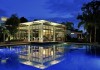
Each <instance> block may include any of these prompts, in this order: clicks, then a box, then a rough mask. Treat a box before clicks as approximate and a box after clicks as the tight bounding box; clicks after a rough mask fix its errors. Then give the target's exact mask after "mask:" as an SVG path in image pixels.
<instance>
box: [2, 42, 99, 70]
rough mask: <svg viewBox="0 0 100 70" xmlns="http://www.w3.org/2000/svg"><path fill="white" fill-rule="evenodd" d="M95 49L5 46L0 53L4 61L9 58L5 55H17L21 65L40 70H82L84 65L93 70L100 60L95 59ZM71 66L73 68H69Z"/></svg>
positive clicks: (66, 46)
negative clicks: (54, 69)
mask: <svg viewBox="0 0 100 70" xmlns="http://www.w3.org/2000/svg"><path fill="white" fill-rule="evenodd" d="M95 49H96V48H94V46H93V47H92V46H90V45H75V44H70V45H67V44H56V45H18V46H11V47H7V46H6V47H5V48H3V49H0V53H2V52H4V54H3V56H2V57H5V59H6V58H7V59H8V57H9V56H6V54H7V55H8V53H10V54H11V53H17V54H18V56H19V61H20V62H21V63H23V64H26V65H30V66H33V67H36V68H40V69H47V70H48V68H49V67H50V66H54V67H55V68H59V67H60V68H61V69H63V68H65V70H66V69H67V70H73V69H74V68H76V66H81V65H82V66H81V69H82V67H83V69H84V67H85V65H89V66H90V68H91V69H92V67H94V68H95V69H96V68H97V67H98V68H99V65H100V59H99V58H96V57H97V51H95ZM9 51H10V52H9ZM91 55H92V56H91ZM0 56H1V55H0ZM10 56H11V55H10ZM14 58H15V57H14ZM79 62H80V63H79ZM58 63H60V64H59V65H60V66H59V65H58V66H57V67H56V66H55V64H58ZM65 64H66V66H67V67H66V66H65ZM72 65H73V68H72V67H71V66H72ZM51 68H52V67H51ZM71 68H72V69H71ZM78 68H80V67H78ZM90 68H89V69H90ZM58 70H59V69H58ZM76 70H79V69H76ZM87 70H88V68H87Z"/></svg>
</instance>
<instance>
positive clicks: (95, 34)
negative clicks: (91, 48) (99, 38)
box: [94, 26, 97, 42]
mask: <svg viewBox="0 0 100 70" xmlns="http://www.w3.org/2000/svg"><path fill="white" fill-rule="evenodd" d="M96 29H97V28H96V26H95V33H94V42H96Z"/></svg>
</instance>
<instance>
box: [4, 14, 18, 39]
mask: <svg viewBox="0 0 100 70" xmlns="http://www.w3.org/2000/svg"><path fill="white" fill-rule="evenodd" d="M19 23H20V20H19V18H18V17H17V16H16V15H15V14H13V15H12V16H11V17H10V18H8V19H7V21H6V22H5V26H6V29H7V30H9V33H10V35H12V36H13V37H14V35H15V34H16V32H17V31H18V26H19Z"/></svg>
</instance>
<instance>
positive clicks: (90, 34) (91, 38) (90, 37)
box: [90, 30, 92, 43]
mask: <svg viewBox="0 0 100 70" xmlns="http://www.w3.org/2000/svg"><path fill="white" fill-rule="evenodd" d="M91 34H92V30H91V31H90V43H91V42H92V41H91V40H92V36H91Z"/></svg>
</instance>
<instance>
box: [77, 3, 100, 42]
mask: <svg viewBox="0 0 100 70" xmlns="http://www.w3.org/2000/svg"><path fill="white" fill-rule="evenodd" d="M81 10H82V15H78V19H79V20H81V21H80V23H79V25H78V27H80V26H81V25H84V28H85V29H86V30H87V31H88V32H89V34H90V37H91V33H92V32H93V28H94V42H96V30H97V28H98V25H99V24H98V23H99V22H100V20H99V18H100V1H91V2H89V3H87V4H84V5H83V7H82V8H81ZM90 28H91V30H90Z"/></svg>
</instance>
